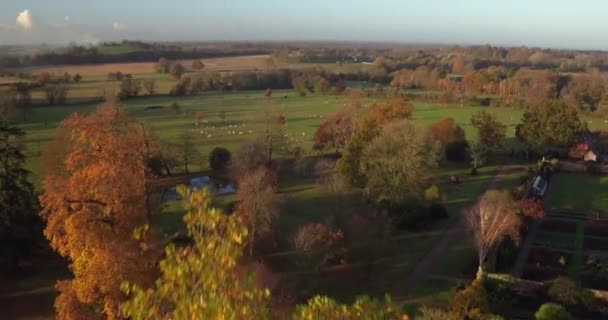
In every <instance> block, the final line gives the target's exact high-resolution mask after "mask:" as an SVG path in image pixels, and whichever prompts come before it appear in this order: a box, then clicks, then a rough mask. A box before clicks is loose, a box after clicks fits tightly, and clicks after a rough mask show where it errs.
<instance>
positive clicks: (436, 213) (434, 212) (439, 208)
mask: <svg viewBox="0 0 608 320" xmlns="http://www.w3.org/2000/svg"><path fill="white" fill-rule="evenodd" d="M428 212H429V218H431V219H434V220H441V219H447V218H448V217H449V215H448V210H447V209H446V208H445V206H443V205H442V204H440V203H433V204H431V205H430V206H429V209H428Z"/></svg>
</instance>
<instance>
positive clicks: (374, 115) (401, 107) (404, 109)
mask: <svg viewBox="0 0 608 320" xmlns="http://www.w3.org/2000/svg"><path fill="white" fill-rule="evenodd" d="M413 111H414V106H413V105H412V104H411V103H410V102H409V101H407V100H405V99H404V98H403V97H401V96H394V97H390V98H388V100H387V101H386V102H385V103H376V104H374V105H373V106H372V107H371V108H370V110H369V112H368V114H367V115H366V116H365V118H364V119H363V123H364V124H365V123H370V122H371V123H374V124H377V125H383V124H386V123H388V122H391V121H393V120H396V119H407V118H410V117H411V116H412V112H413Z"/></svg>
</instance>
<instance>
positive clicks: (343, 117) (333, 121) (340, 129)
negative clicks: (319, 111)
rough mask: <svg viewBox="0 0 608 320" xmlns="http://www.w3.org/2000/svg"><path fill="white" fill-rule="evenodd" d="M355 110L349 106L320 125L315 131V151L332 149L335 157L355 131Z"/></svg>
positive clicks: (339, 110)
mask: <svg viewBox="0 0 608 320" xmlns="http://www.w3.org/2000/svg"><path fill="white" fill-rule="evenodd" d="M354 118H355V110H354V108H353V107H351V106H347V107H343V108H341V109H338V111H336V113H334V114H333V115H331V116H329V117H328V118H327V119H326V120H325V121H323V122H322V123H321V125H320V126H319V128H317V131H315V137H314V141H315V144H314V146H313V148H314V149H315V150H328V149H333V150H335V151H336V155H339V154H340V150H341V149H342V148H343V147H344V146H345V145H346V143H347V142H348V139H350V137H351V136H352V135H353V132H354V131H355V119H354Z"/></svg>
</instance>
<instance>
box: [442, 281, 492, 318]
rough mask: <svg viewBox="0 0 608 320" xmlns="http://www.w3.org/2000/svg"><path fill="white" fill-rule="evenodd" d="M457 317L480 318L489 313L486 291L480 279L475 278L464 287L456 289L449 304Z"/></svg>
mask: <svg viewBox="0 0 608 320" xmlns="http://www.w3.org/2000/svg"><path fill="white" fill-rule="evenodd" d="M450 309H451V311H452V312H453V313H455V314H457V315H458V319H482V317H483V316H484V315H487V314H488V313H489V309H490V306H489V303H488V293H487V291H486V288H485V287H484V285H483V280H482V279H475V280H473V282H472V283H471V284H470V285H469V286H468V287H466V288H464V289H462V290H458V291H457V292H456V294H455V295H454V299H453V300H452V303H451V304H450Z"/></svg>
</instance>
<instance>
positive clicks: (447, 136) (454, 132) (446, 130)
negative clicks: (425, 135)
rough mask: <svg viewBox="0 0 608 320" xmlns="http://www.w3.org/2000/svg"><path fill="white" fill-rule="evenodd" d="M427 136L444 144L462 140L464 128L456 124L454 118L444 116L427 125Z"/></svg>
mask: <svg viewBox="0 0 608 320" xmlns="http://www.w3.org/2000/svg"><path fill="white" fill-rule="evenodd" d="M429 137H430V138H431V139H432V140H434V141H439V142H440V143H441V145H443V146H446V145H448V144H450V143H452V142H456V141H463V140H464V130H462V128H460V127H459V126H457V125H456V123H455V122H454V119H452V118H444V119H441V120H439V121H438V122H435V123H433V124H431V125H430V126H429Z"/></svg>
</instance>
